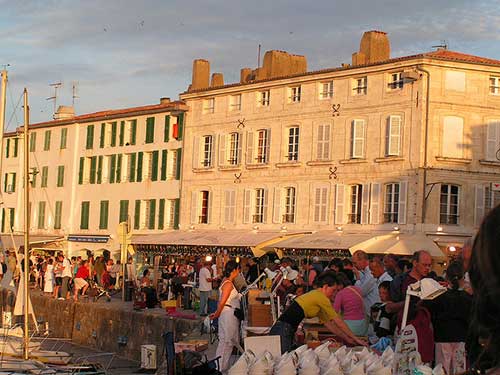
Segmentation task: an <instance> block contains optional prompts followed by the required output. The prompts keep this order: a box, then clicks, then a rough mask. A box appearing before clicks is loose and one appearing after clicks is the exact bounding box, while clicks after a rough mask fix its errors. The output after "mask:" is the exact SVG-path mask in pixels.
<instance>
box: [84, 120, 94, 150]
mask: <svg viewBox="0 0 500 375" xmlns="http://www.w3.org/2000/svg"><path fill="white" fill-rule="evenodd" d="M92 147H94V125H87V139H86V142H85V148H86V149H87V150H91V149H92Z"/></svg>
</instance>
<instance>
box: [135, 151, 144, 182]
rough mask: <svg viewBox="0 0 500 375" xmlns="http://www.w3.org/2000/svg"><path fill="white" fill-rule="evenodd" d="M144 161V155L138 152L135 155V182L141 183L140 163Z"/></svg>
mask: <svg viewBox="0 0 500 375" xmlns="http://www.w3.org/2000/svg"><path fill="white" fill-rule="evenodd" d="M143 159H144V153H143V152H142V151H141V152H138V153H137V182H141V181H142V161H143Z"/></svg>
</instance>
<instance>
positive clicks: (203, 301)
mask: <svg viewBox="0 0 500 375" xmlns="http://www.w3.org/2000/svg"><path fill="white" fill-rule="evenodd" d="M211 269H212V268H211V264H210V262H207V261H205V262H204V263H203V267H202V268H201V269H200V315H201V316H206V315H207V313H208V312H207V307H208V297H209V296H210V292H211V291H212V273H211Z"/></svg>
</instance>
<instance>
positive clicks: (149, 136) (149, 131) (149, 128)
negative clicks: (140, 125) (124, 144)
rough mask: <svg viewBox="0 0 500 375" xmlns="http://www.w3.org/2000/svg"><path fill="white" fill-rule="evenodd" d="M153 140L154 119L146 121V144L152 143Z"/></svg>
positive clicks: (149, 118) (150, 118)
mask: <svg viewBox="0 0 500 375" xmlns="http://www.w3.org/2000/svg"><path fill="white" fill-rule="evenodd" d="M154 139H155V118H154V117H148V118H147V119H146V143H153V142H154Z"/></svg>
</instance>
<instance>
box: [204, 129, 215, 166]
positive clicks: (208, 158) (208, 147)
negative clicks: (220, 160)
mask: <svg viewBox="0 0 500 375" xmlns="http://www.w3.org/2000/svg"><path fill="white" fill-rule="evenodd" d="M202 147H203V149H202V152H203V155H202V166H203V167H205V168H210V167H211V166H212V154H213V136H211V135H205V136H203V144H202Z"/></svg>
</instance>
